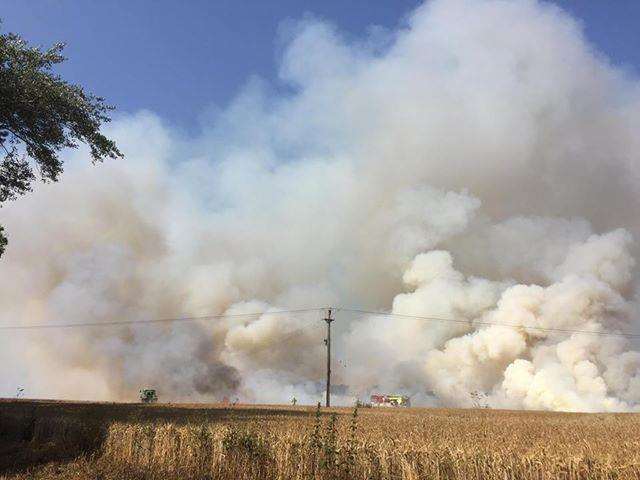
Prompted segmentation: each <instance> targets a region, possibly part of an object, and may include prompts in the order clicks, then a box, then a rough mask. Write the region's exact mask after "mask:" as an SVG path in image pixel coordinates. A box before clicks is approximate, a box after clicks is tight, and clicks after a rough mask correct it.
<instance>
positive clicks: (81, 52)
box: [0, 0, 640, 130]
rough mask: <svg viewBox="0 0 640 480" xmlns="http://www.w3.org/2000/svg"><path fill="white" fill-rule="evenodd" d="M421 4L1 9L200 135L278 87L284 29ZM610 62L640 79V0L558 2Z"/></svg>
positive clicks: (372, 16)
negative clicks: (294, 23)
mask: <svg viewBox="0 0 640 480" xmlns="http://www.w3.org/2000/svg"><path fill="white" fill-rule="evenodd" d="M419 3H421V2H419V1H417V0H309V1H300V0H271V1H266V0H244V1H237V0H236V1H231V0H190V1H188V2H181V1H176V0H135V1H129V0H109V1H77V0H30V1H25V0H0V12H1V13H0V17H1V18H2V19H3V22H4V25H3V27H2V28H3V30H4V31H7V30H8V31H13V32H16V33H20V34H22V35H23V36H24V37H25V38H26V39H27V40H29V41H31V42H33V43H36V44H42V45H48V44H51V43H53V42H55V41H64V42H66V43H67V44H68V47H67V50H66V54H67V56H68V57H69V61H68V62H67V63H66V64H65V65H64V66H63V68H62V69H61V73H62V74H63V75H64V76H65V77H66V78H68V79H69V80H71V81H75V82H80V83H82V84H83V85H85V86H86V87H87V88H88V89H89V90H91V91H93V92H95V93H96V94H99V95H101V96H104V97H106V98H107V99H108V101H109V102H110V103H112V104H114V105H116V106H117V107H118V109H119V110H120V111H136V110H139V109H141V108H147V109H150V110H153V111H155V112H157V113H159V114H160V115H161V116H162V117H163V118H164V119H165V120H167V121H169V122H171V123H172V124H174V125H176V126H179V127H181V128H184V129H187V130H191V129H194V128H196V126H197V121H198V116H199V115H200V114H201V112H202V111H203V110H204V109H205V108H206V107H208V106H211V105H216V106H224V105H225V104H227V103H228V102H229V101H230V100H231V98H232V97H233V96H234V95H235V94H236V93H237V92H238V90H239V89H240V88H241V87H242V85H243V84H244V83H245V82H246V81H247V79H248V78H249V77H250V76H252V75H259V76H261V77H263V78H266V79H267V80H269V81H272V82H275V81H277V80H276V76H277V54H278V38H279V36H278V31H279V26H280V25H282V24H283V22H287V21H291V20H296V19H300V18H303V17H304V16H305V15H314V16H316V17H319V18H323V19H325V20H328V21H330V22H332V23H334V24H336V25H337V26H338V27H339V29H340V30H341V31H342V32H343V33H345V34H346V35H352V36H358V35H362V34H365V33H366V31H367V29H368V28H371V26H372V25H378V26H383V27H387V28H393V27H395V26H397V25H399V24H401V23H402V21H403V19H404V18H405V17H406V15H407V14H408V13H409V12H410V11H411V10H412V8H414V7H415V6H416V5H418V4H419ZM555 3H556V4H558V5H560V6H561V7H562V8H564V9H566V10H568V11H570V12H571V13H572V14H573V15H574V16H576V17H578V18H579V19H580V20H581V21H582V22H583V24H584V26H585V29H586V33H587V37H588V38H589V40H590V41H591V42H592V43H593V44H595V45H596V47H597V48H598V49H599V50H600V51H602V52H604V53H605V54H606V55H607V56H609V57H610V58H611V60H612V61H613V63H615V64H617V65H621V66H623V67H625V68H627V69H629V70H631V71H634V72H636V73H637V72H640V28H638V25H640V1H638V0H615V1H605V0H557V1H556V2H555Z"/></svg>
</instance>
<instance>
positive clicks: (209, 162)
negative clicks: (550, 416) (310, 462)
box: [0, 0, 640, 411]
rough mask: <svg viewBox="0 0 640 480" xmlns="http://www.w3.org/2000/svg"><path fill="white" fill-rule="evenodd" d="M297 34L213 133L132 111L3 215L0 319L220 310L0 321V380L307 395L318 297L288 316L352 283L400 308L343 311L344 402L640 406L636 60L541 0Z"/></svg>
mask: <svg viewBox="0 0 640 480" xmlns="http://www.w3.org/2000/svg"><path fill="white" fill-rule="evenodd" d="M282 41H283V43H284V45H285V46H286V47H285V48H284V51H283V54H282V57H281V60H280V83H279V84H278V85H276V86H273V85H269V84H266V83H265V82H264V81H262V80H260V79H252V80H250V81H249V82H248V83H247V85H246V86H245V87H244V88H243V89H242V91H241V92H240V94H239V95H238V96H237V98H236V99H235V100H234V101H233V102H232V103H231V104H230V105H229V106H228V107H226V108H220V109H217V110H213V109H212V110H210V111H208V112H206V114H204V115H203V117H202V125H201V133H200V134H199V135H197V136H195V137H187V136H185V135H182V134H180V133H177V132H176V131H175V130H174V129H172V128H171V126H170V125H168V124H167V123H165V122H164V121H163V120H162V119H160V118H158V117H157V116H156V115H154V114H153V113H150V112H139V113H136V114H133V115H130V116H125V117H122V118H119V119H118V120H117V121H115V122H113V124H112V125H111V126H110V128H109V132H108V133H109V134H110V135H112V136H114V137H115V138H116V139H117V141H118V144H119V146H120V147H121V149H122V151H123V152H124V153H125V154H126V157H127V159H126V160H125V161H111V162H107V163H105V164H103V165H99V166H91V165H89V162H88V160H87V159H88V154H87V152H85V151H74V152H70V153H67V154H66V162H67V163H66V165H67V171H66V172H65V175H64V179H63V181H62V182H61V183H60V184H55V185H50V184H47V185H40V186H39V187H38V188H37V190H36V191H35V192H34V193H33V194H32V195H30V196H27V197H25V198H21V199H19V200H18V201H16V202H13V203H11V204H7V205H5V206H4V207H3V208H2V210H1V211H0V215H1V216H2V218H1V222H2V223H3V224H4V225H6V227H7V231H8V233H9V234H10V236H11V238H10V241H11V242H10V245H9V249H8V251H7V253H6V254H5V257H3V259H2V260H1V261H0V275H1V277H0V278H2V289H1V290H0V321H1V322H2V324H5V325H6V324H24V325H29V324H41V323H73V322H89V321H90V322H103V321H122V320H143V319H150V318H167V317H181V316H200V315H213V314H227V316H225V317H224V318H213V319H200V320H194V321H189V322H175V323H163V324H151V325H150V324H145V325H136V326H128V327H87V328H82V329H56V330H44V331H41V330H28V331H3V332H2V333H1V334H2V337H0V393H1V394H4V395H11V394H13V393H14V392H15V388H16V386H18V385H20V386H24V387H25V388H26V393H27V394H29V395H31V396H46V397H62V398H87V399H88V398H91V399H109V400H130V399H134V398H135V396H136V392H137V390H138V389H139V388H141V387H144V386H147V385H149V386H153V387H156V388H157V389H158V390H159V392H160V396H161V398H162V399H164V400H189V399H193V400H216V399H220V398H222V397H223V396H229V397H230V398H231V397H238V398H240V399H241V400H242V401H259V402H286V401H288V400H289V399H290V398H291V397H292V396H294V395H295V396H296V397H297V398H298V400H299V401H301V402H309V403H310V402H315V401H317V400H319V399H320V398H322V394H323V386H322V379H323V366H324V345H323V342H322V339H323V336H324V333H323V323H322V322H321V321H320V318H321V317H320V313H319V312H317V311H316V312H313V311H311V312H298V313H279V312H281V310H282V309H285V308H290V309H303V308H307V307H316V306H324V305H341V306H352V307H366V308H367V309H375V310H385V311H389V310H391V311H392V312H393V313H396V314H400V315H406V317H400V316H396V317H390V316H380V315H364V314H355V313H349V312H346V311H345V312H339V313H338V319H337V321H336V322H335V323H334V332H335V334H334V345H335V347H334V350H335V365H334V376H335V378H334V383H335V384H336V385H339V387H338V400H339V401H341V402H343V403H347V402H349V401H351V399H352V398H353V397H354V396H360V397H362V396H366V395H368V394H370V393H371V392H372V391H379V392H382V393H384V392H388V393H392V392H396V391H397V392H399V393H406V394H409V395H412V397H413V401H414V403H417V404H431V405H455V406H469V405H471V404H472V395H476V394H478V393H480V394H481V395H483V396H484V397H485V398H486V402H487V403H488V404H489V405H491V406H492V407H506V408H532V409H550V410H581V411H610V410H633V409H637V408H638V405H640V351H638V350H636V348H637V347H638V346H637V345H634V344H633V343H632V342H631V341H630V340H629V339H628V338H625V337H621V336H610V335H602V334H603V333H619V332H638V331H639V329H638V325H637V323H638V322H637V318H638V313H637V312H638V309H637V307H638V301H637V291H638V272H637V270H636V269H635V258H636V257H637V255H638V245H637V239H638V238H639V236H640V222H639V221H638V219H637V213H636V212H637V211H638V207H640V191H639V187H640V178H639V173H640V172H639V167H638V165H640V162H638V160H639V158H638V156H639V154H640V138H639V137H638V135H637V132H638V129H639V128H640V83H639V82H638V80H637V79H636V78H635V77H634V76H633V75H631V74H630V73H628V72H625V71H624V70H623V69H620V68H619V67H616V66H613V65H612V64H611V63H610V61H609V60H608V59H607V58H605V57H603V56H602V55H601V54H600V53H598V52H597V51H595V50H594V49H593V48H592V46H591V45H590V44H589V43H588V42H587V41H586V40H585V38H584V35H583V32H582V29H581V26H580V24H579V23H578V22H576V21H575V20H574V19H572V18H571V17H569V16H568V15H567V14H566V13H564V12H563V11H562V10H560V9H559V8H557V7H555V6H553V5H551V4H548V3H543V2H539V1H534V0H512V1H504V0H435V1H431V2H427V3H425V4H424V5H422V6H421V7H419V8H418V9H416V10H415V11H414V12H413V13H411V15H410V16H409V17H408V19H407V21H406V23H405V24H403V25H402V26H401V27H400V28H398V29H397V30H395V31H382V30H381V29H372V31H371V33H370V34H369V35H368V36H367V37H366V38H357V39H353V38H347V37H346V36H344V35H342V34H341V32H339V31H337V30H336V28H334V27H333V26H332V25H331V24H329V23H326V22H324V21H321V20H317V19H306V20H303V21H301V22H298V23H296V24H295V25H288V26H287V28H283V30H282ZM242 314H252V315H246V316H242ZM411 316H431V317H440V318H452V319H457V320H462V322H447V321H435V320H434V321H426V320H421V319H416V318H411ZM472 321H475V324H472V323H471V322H472ZM496 324H508V325H511V327H505V326H500V325H496ZM563 330H580V331H582V332H592V333H593V334H586V333H570V332H566V331H563ZM340 385H342V387H340Z"/></svg>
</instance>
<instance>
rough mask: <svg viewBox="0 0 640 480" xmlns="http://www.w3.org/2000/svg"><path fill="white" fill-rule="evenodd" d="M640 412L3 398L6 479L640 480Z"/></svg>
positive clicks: (0, 471)
mask: <svg viewBox="0 0 640 480" xmlns="http://www.w3.org/2000/svg"><path fill="white" fill-rule="evenodd" d="M639 434H640V415H635V414H572V413H545V412H515V411H494V410H454V409H419V408H412V409H371V408H359V409H343V408H337V409H330V410H327V409H324V408H322V409H317V408H314V407H296V408H290V407H289V408H287V407H268V406H264V407H257V406H236V407H226V408H225V407H223V406H219V405H218V406H216V405H212V406H206V407H204V406H197V405H180V406H177V405H153V406H142V405H135V404H90V403H65V402H30V401H11V402H10V401H4V402H0V478H1V479H3V480H5V479H6V480H8V479H12V480H26V479H78V480H85V479H86V480H89V479H91V480H98V479H100V480H111V479H114V480H115V479H129V478H130V479H140V480H142V479H149V480H152V479H209V480H213V479H216V480H217V479H220V480H222V479H225V480H230V479H234V480H235V479H282V480H284V479H300V480H302V479H362V480H365V479H379V480H387V479H399V480H400V479H402V480H415V479H423V478H424V479H500V480H504V479H527V478H532V479H636V478H640V448H639V447H640V435H639Z"/></svg>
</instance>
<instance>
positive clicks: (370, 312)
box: [0, 307, 640, 339]
mask: <svg viewBox="0 0 640 480" xmlns="http://www.w3.org/2000/svg"><path fill="white" fill-rule="evenodd" d="M326 310H327V308H317V307H316V308H300V309H285V310H273V311H265V312H254V313H237V314H217V315H202V316H194V317H175V318H154V319H146V320H123V321H107V322H82V323H54V324H36V325H0V330H44V329H56V328H86V327H112V326H125V325H146V324H157V323H179V322H197V321H200V320H215V319H223V318H252V317H260V316H262V315H269V314H273V315H276V314H289V313H306V312H319V311H326ZM333 310H334V311H335V312H346V313H355V314H361V315H376V316H381V317H397V318H410V319H416V320H426V321H434V322H445V323H458V324H465V325H469V326H474V325H481V326H498V327H506V328H513V329H518V330H522V329H527V330H537V331H541V332H554V333H577V334H584V335H597V336H603V337H623V338H631V339H634V338H640V334H635V333H624V332H597V331H590V330H577V329H569V328H553V327H539V326H528V325H519V324H514V323H500V322H488V321H482V320H467V319H461V318H446V317H436V316H426V315H424V316H423V315H407V314H401V313H392V312H380V311H374V310H364V309H357V308H344V307H337V308H335V307H333Z"/></svg>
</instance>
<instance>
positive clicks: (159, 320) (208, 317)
mask: <svg viewBox="0 0 640 480" xmlns="http://www.w3.org/2000/svg"><path fill="white" fill-rule="evenodd" d="M321 310H324V309H322V308H300V309H296V310H273V311H269V312H255V313H235V314H219V315H203V316H198V317H176V318H153V319H147V320H123V321H108V322H83V323H50V324H36V325H0V330H40V329H52V328H78V327H112V326H118V325H144V324H153V323H174V322H196V321H198V320H215V319H221V318H247V317H261V316H262V315H275V314H280V313H303V312H315V311H321Z"/></svg>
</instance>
